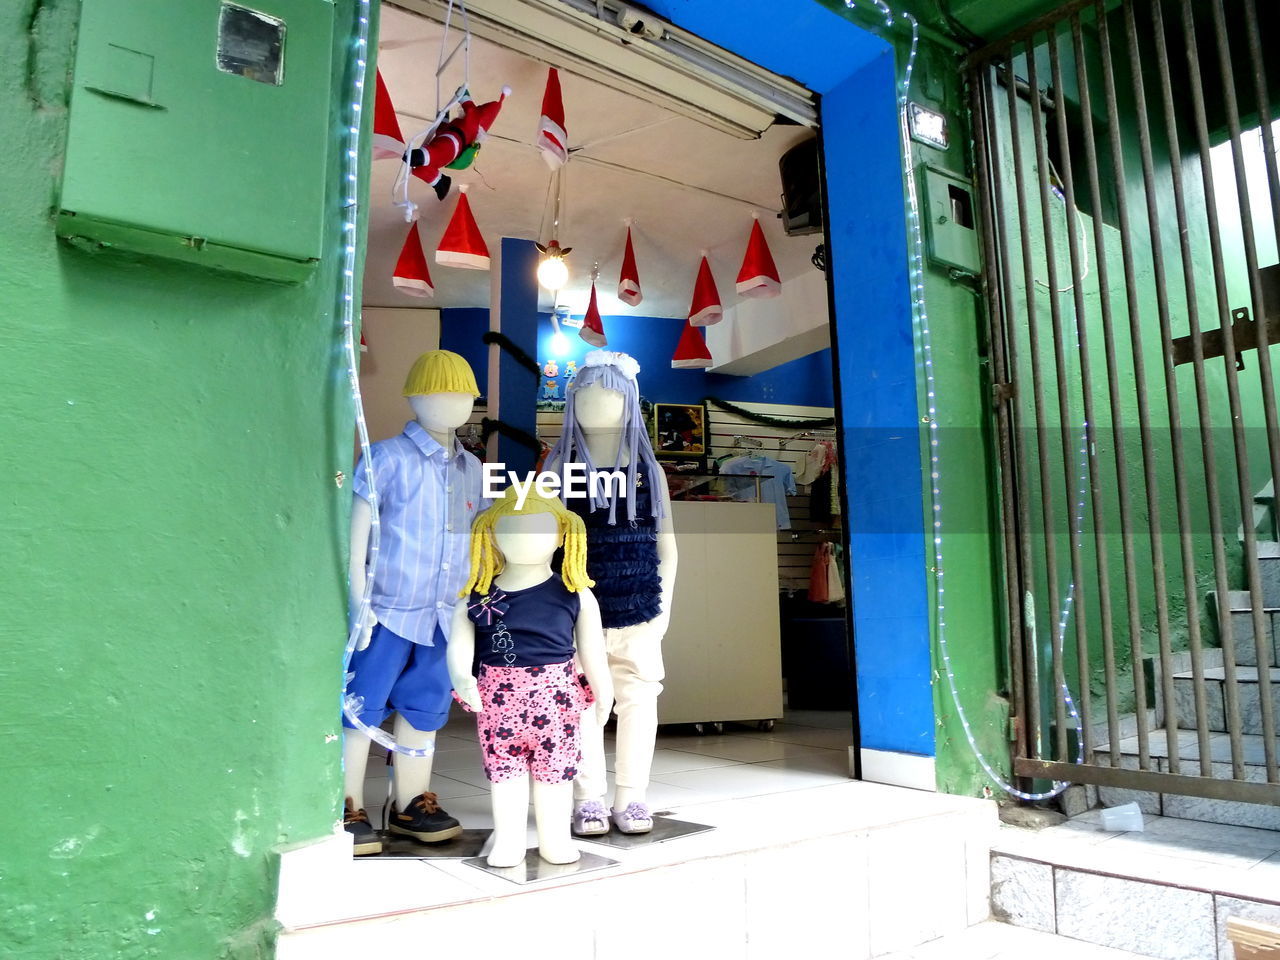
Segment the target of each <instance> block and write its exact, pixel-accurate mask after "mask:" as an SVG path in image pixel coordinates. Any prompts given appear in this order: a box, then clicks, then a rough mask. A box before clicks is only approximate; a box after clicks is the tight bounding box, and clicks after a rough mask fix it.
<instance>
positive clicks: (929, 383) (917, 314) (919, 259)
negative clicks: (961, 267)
mask: <svg viewBox="0 0 1280 960" xmlns="http://www.w3.org/2000/svg"><path fill="white" fill-rule="evenodd" d="M844 2H845V6H846V7H847V8H848V9H850V10H852V9H854V8H855V3H854V0H844ZM871 3H873V4H874V5H875V7H876V9H877V10H878V11H879V12H880V14H881V15H882V16H883V17H884V22H885V26H888V27H892V26H893V25H894V22H895V21H896V20H897V19H899V18H901V19H902V20H904V21H906V22H907V23H908V24H909V25H910V27H911V49H910V52H909V53H908V55H907V65H906V68H905V69H904V70H903V74H902V80H901V89H900V93H899V97H898V113H899V131H900V134H901V137H902V164H903V174H904V176H905V179H906V185H907V220H908V229H909V230H910V233H911V259H910V284H911V313H912V318H913V321H914V323H915V325H916V327H917V328H918V331H919V333H918V336H919V342H920V353H921V357H922V359H923V360H924V375H925V385H926V398H927V399H928V401H929V404H928V410H929V417H928V420H929V477H930V507H931V510H930V513H931V514H932V515H933V521H932V524H933V525H932V530H933V561H934V581H933V582H934V596H935V601H936V603H935V606H936V609H937V617H938V651H939V653H941V654H942V671H943V673H944V674H945V675H946V678H947V687H948V689H949V690H950V692H951V702H952V703H953V704H954V706H955V710H956V716H957V717H958V718H959V720H960V725H961V726H962V727H963V728H964V735H965V739H966V740H967V741H968V743H969V749H970V750H972V751H973V755H974V757H975V758H976V759H977V761H978V764H979V766H981V767H982V769H983V770H984V771H985V772H986V774H987V776H988V777H990V778H991V780H992V781H993V782H994V783H995V784H996V785H997V786H998V787H1000V789H1001V790H1004V791H1005V792H1006V793H1009V794H1010V795H1012V796H1015V797H1017V798H1019V799H1021V800H1047V799H1049V798H1051V797H1056V796H1057V795H1058V794H1060V793H1062V791H1063V790H1065V789H1067V787H1069V786H1070V783H1069V782H1057V781H1055V782H1054V784H1053V789H1052V790H1048V791H1045V792H1043V793H1026V792H1024V791H1022V790H1019V789H1017V788H1016V787H1015V786H1014V785H1013V784H1011V783H1008V782H1007V781H1006V780H1005V779H1004V778H1003V777H1001V776H1000V774H999V773H998V772H997V771H996V769H995V768H994V767H993V766H992V765H991V762H990V761H989V760H988V759H987V758H986V756H985V755H984V754H983V752H982V750H981V749H980V748H979V746H978V742H977V739H976V738H975V737H974V734H973V728H972V726H971V725H970V723H969V717H968V714H967V713H966V712H965V709H964V706H963V704H961V702H960V690H959V686H958V684H957V683H956V677H955V672H954V671H953V670H952V669H951V652H950V650H949V648H948V644H947V622H946V616H945V611H946V605H945V603H944V596H945V589H944V576H945V568H944V566H943V562H942V561H943V556H942V489H941V487H942V480H941V469H940V449H941V448H940V445H939V440H938V415H937V414H938V412H937V389H936V383H935V381H934V376H933V338H932V335H931V334H930V332H929V312H928V308H927V305H926V303H925V295H924V277H925V274H924V238H923V234H922V229H921V225H920V201H919V196H918V195H917V192H916V178H915V171H914V169H913V164H912V160H911V157H912V148H911V133H910V129H909V125H908V106H909V103H910V90H911V73H912V71H913V70H914V69H915V62H916V52H917V49H918V47H919V43H920V25H919V23H918V22H917V21H916V18H915V17H914V16H912V15H911V14H910V13H901V14H895V13H894V12H893V11H892V10H891V9H890V8H889V5H888V4H887V3H885V0H871ZM1087 429H1088V424H1085V426H1084V432H1083V433H1082V437H1084V438H1085V439H1083V440H1082V444H1081V451H1080V452H1081V460H1082V465H1081V470H1082V473H1081V474H1080V476H1081V477H1082V478H1083V470H1084V461H1085V459H1086V457H1087V452H1088V447H1087ZM1084 489H1085V488H1084V481H1083V479H1082V480H1081V487H1080V497H1081V499H1080V501H1079V502H1078V503H1077V511H1076V513H1075V515H1074V516H1073V517H1072V521H1073V524H1074V529H1075V532H1076V535H1077V536H1079V534H1080V529H1081V523H1082V520H1083V516H1084V499H1083V498H1084ZM1074 599H1075V582H1074V581H1073V582H1072V583H1071V584H1070V585H1069V586H1068V587H1067V593H1066V600H1065V601H1064V603H1063V606H1062V611H1061V613H1060V614H1059V617H1058V623H1057V628H1058V629H1057V632H1056V635H1055V637H1054V639H1053V643H1054V645H1055V646H1054V650H1055V651H1056V652H1059V653H1060V652H1061V651H1062V649H1063V645H1064V639H1065V636H1066V630H1067V623H1068V621H1069V620H1070V618H1071V609H1072V604H1073V602H1074ZM1061 694H1062V700H1063V703H1064V704H1065V705H1066V708H1067V712H1068V714H1069V715H1070V716H1071V718H1072V720H1074V721H1075V722H1076V725H1077V728H1079V726H1080V722H1081V721H1080V715H1079V712H1078V711H1077V710H1076V705H1075V700H1074V699H1073V698H1072V696H1071V690H1070V688H1069V687H1068V686H1067V684H1066V683H1065V682H1064V683H1063V684H1062V689H1061ZM1083 759H1084V740H1083V738H1082V737H1077V756H1076V763H1080V762H1082V761H1083Z"/></svg>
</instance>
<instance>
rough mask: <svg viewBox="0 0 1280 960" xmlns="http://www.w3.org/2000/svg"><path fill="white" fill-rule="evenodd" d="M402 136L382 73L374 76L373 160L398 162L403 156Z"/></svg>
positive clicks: (403, 143) (403, 144)
mask: <svg viewBox="0 0 1280 960" xmlns="http://www.w3.org/2000/svg"><path fill="white" fill-rule="evenodd" d="M404 151H405V142H404V134H403V133H401V132H400V120H399V118H397V117H396V108H395V107H394V106H392V104H391V94H390V93H388V92H387V85H386V84H385V83H383V82H382V71H378V72H377V74H375V84H374V93H373V159H375V160H386V159H388V158H394V159H396V160H399V159H400V158H401V157H403V156H404Z"/></svg>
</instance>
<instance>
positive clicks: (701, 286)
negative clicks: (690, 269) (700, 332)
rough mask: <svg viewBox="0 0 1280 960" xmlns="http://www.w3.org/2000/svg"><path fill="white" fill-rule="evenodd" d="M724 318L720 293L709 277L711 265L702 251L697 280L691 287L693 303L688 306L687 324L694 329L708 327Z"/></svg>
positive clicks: (714, 281)
mask: <svg viewBox="0 0 1280 960" xmlns="http://www.w3.org/2000/svg"><path fill="white" fill-rule="evenodd" d="M723 318H724V308H723V307H721V306H720V291H719V290H717V289H716V278H715V277H713V276H712V275H711V264H710V263H708V262H707V251H705V250H703V251H702V264H701V266H699V267H698V279H697V280H696V281H695V282H694V285H693V303H692V304H690V306H689V322H690V323H691V324H693V325H694V326H695V327H709V326H711V325H712V324H713V323H719V322H720V321H721V320H722V319H723Z"/></svg>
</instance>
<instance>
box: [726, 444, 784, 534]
mask: <svg viewBox="0 0 1280 960" xmlns="http://www.w3.org/2000/svg"><path fill="white" fill-rule="evenodd" d="M720 472H721V473H727V474H731V475H736V476H746V477H759V476H764V477H766V478H767V479H765V480H762V481H760V502H761V503H772V504H773V507H774V512H775V514H776V516H777V521H778V529H779V530H790V529H791V511H790V509H789V508H788V506H787V494H792V495H794V494H795V493H796V481H795V478H794V477H793V476H792V474H791V468H790V467H789V466H787V465H786V464H785V463H779V462H778V461H777V460H774V459H773V458H772V457H765V456H760V455H759V454H753V455H752V456H749V457H735V458H734V459H732V460H730V461H729V462H728V463H725V464H722V465H721V467H720ZM736 487H737V488H736V489H735V490H734V491H733V498H734V499H735V500H754V499H755V484H754V483H741V484H737V485H736Z"/></svg>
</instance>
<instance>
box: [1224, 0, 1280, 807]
mask: <svg viewBox="0 0 1280 960" xmlns="http://www.w3.org/2000/svg"><path fill="white" fill-rule="evenodd" d="M1210 9H1211V11H1212V13H1213V32H1214V37H1215V39H1216V41H1217V47H1218V68H1219V73H1220V74H1221V77H1222V88H1223V100H1224V102H1225V106H1226V110H1227V129H1228V130H1229V131H1230V133H1231V157H1232V160H1233V161H1234V165H1235V171H1236V196H1237V198H1238V200H1239V205H1240V225H1241V227H1242V228H1243V229H1242V232H1243V234H1244V257H1245V264H1246V265H1247V267H1248V271H1249V293H1250V299H1251V301H1252V304H1253V318H1254V322H1255V323H1256V324H1257V330H1258V377H1259V380H1260V381H1261V384H1262V410H1263V415H1264V417H1265V418H1266V424H1267V448H1268V451H1269V453H1270V459H1271V478H1272V480H1273V482H1274V481H1276V480H1277V479H1280V423H1277V416H1276V399H1275V397H1276V393H1275V383H1274V381H1273V379H1272V375H1271V346H1270V345H1271V340H1270V339H1269V338H1268V336H1267V314H1266V304H1265V303H1264V302H1263V296H1262V279H1261V276H1260V275H1259V272H1258V250H1257V242H1256V238H1255V237H1254V232H1253V210H1252V207H1251V205H1250V203H1249V176H1248V171H1247V170H1246V169H1245V165H1244V153H1243V148H1242V145H1241V142H1240V110H1239V106H1238V104H1237V103H1236V84H1235V76H1234V71H1233V64H1232V60H1231V45H1230V42H1229V41H1228V39H1227V26H1226V20H1225V16H1224V14H1223V10H1222V0H1213V2H1212V3H1211V4H1210ZM1229 323H1230V320H1229V319H1228V318H1226V317H1224V318H1223V326H1227V325H1228V324H1229ZM1250 486H1252V483H1250ZM1252 516H1253V511H1252V508H1251V506H1250V508H1248V509H1246V510H1245V512H1244V513H1243V514H1242V518H1243V520H1244V529H1245V537H1246V550H1247V551H1248V554H1247V556H1246V557H1245V560H1246V562H1247V563H1248V565H1249V579H1250V582H1253V580H1254V579H1255V577H1256V576H1257V574H1258V556H1257V548H1256V545H1255V544H1254V543H1251V542H1249V541H1251V540H1252V539H1253V538H1252V537H1251V536H1250V534H1252V533H1253V522H1252ZM1259 582H1260V581H1259ZM1261 619H1262V618H1261V611H1256V610H1255V613H1254V630H1255V634H1254V638H1253V639H1254V644H1255V646H1256V648H1257V655H1258V666H1257V676H1258V701H1259V706H1260V707H1261V714H1262V748H1263V753H1264V755H1265V757H1266V763H1267V780H1268V781H1270V782H1272V783H1275V782H1277V781H1280V771H1277V769H1276V743H1275V740H1276V722H1275V710H1274V704H1273V701H1272V699H1271V698H1272V692H1273V689H1272V684H1271V671H1270V670H1269V669H1268V668H1267V667H1266V666H1265V665H1266V664H1267V662H1268V661H1269V657H1267V656H1266V653H1267V648H1266V647H1265V646H1264V641H1265V640H1266V639H1267V637H1268V636H1269V634H1267V633H1265V632H1264V633H1262V634H1261V635H1259V634H1258V633H1257V630H1258V624H1259V623H1260V622H1261Z"/></svg>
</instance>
